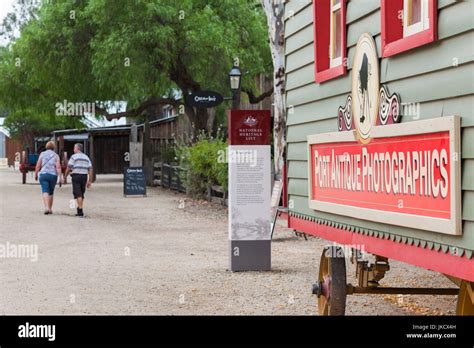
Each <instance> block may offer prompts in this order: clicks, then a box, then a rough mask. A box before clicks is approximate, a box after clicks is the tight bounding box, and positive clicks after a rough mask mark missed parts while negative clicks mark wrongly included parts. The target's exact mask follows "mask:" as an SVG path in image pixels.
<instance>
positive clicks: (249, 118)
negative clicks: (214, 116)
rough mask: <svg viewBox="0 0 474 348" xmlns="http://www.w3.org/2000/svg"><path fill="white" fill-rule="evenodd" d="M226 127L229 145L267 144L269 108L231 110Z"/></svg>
mask: <svg viewBox="0 0 474 348" xmlns="http://www.w3.org/2000/svg"><path fill="white" fill-rule="evenodd" d="M228 129H229V142H230V145H269V144H270V110H231V111H230V114H229V118H228Z"/></svg>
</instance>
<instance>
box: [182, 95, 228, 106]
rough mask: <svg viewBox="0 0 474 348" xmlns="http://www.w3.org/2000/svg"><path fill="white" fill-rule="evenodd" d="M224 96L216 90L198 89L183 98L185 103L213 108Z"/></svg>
mask: <svg viewBox="0 0 474 348" xmlns="http://www.w3.org/2000/svg"><path fill="white" fill-rule="evenodd" d="M223 100H224V98H223V97H222V95H220V94H219V93H217V92H213V91H199V92H196V93H193V94H189V95H187V96H186V98H185V102H186V105H188V106H193V107H197V108H214V107H216V106H218V105H220V104H221V103H222V101H223Z"/></svg>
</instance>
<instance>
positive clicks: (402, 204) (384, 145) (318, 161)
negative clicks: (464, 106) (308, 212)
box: [307, 34, 462, 235]
mask: <svg viewBox="0 0 474 348" xmlns="http://www.w3.org/2000/svg"><path fill="white" fill-rule="evenodd" d="M353 62H354V65H353V75H352V92H351V94H350V95H349V96H348V98H347V101H346V105H345V106H341V107H339V109H338V129H339V132H333V133H323V134H315V135H310V136H308V138H307V140H308V164H309V172H308V178H309V180H308V182H309V187H308V189H309V207H310V208H311V209H315V210H320V211H325V212H329V213H334V214H339V215H344V216H351V217H355V218H359V219H365V220H370V221H376V222H381V223H387V224H391V225H397V226H405V227H412V228H417V229H423V230H428V231H433V232H439V233H444V234H450V235H460V234H461V233H462V231H461V226H462V225H461V213H460V212H461V191H460V158H458V156H459V154H460V119H459V117H457V116H450V117H438V118H433V119H428V120H423V121H413V122H406V123H400V121H401V116H400V96H399V95H398V94H390V93H389V90H388V88H387V86H381V87H380V85H379V72H378V58H377V53H376V46H375V43H374V41H373V39H372V37H371V36H370V35H368V34H364V35H362V37H361V38H360V39H359V42H358V44H357V48H356V52H355V55H354V60H353Z"/></svg>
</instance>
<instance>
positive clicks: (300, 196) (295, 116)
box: [285, 0, 474, 257]
mask: <svg viewBox="0 0 474 348" xmlns="http://www.w3.org/2000/svg"><path fill="white" fill-rule="evenodd" d="M438 10H439V11H438V40H437V41H436V42H434V43H431V44H428V45H425V46H422V47H419V48H415V49H413V50H410V51H407V52H403V53H400V54H398V55H396V56H394V57H390V58H384V59H381V61H380V74H381V75H380V77H381V83H384V84H387V85H388V88H389V90H390V91H391V92H392V93H393V92H397V93H399V94H400V95H401V99H402V102H417V103H420V113H421V114H420V119H428V118H433V117H442V116H448V115H459V116H461V117H462V155H461V156H462V195H463V198H462V218H463V236H462V237H456V236H448V235H442V234H439V233H432V232H430V231H423V230H414V229H409V228H402V227H398V226H391V225H386V224H380V223H373V222H370V221H364V220H358V219H352V218H348V217H343V216H336V215H333V214H328V213H324V212H320V211H313V210H311V209H309V208H308V188H307V170H308V169H307V165H308V164H307V160H306V159H307V150H306V149H307V146H306V136H307V135H309V134H317V133H325V132H335V131H337V122H336V116H337V108H338V106H340V105H344V104H345V100H346V96H347V95H348V94H349V93H350V88H351V83H350V81H351V74H352V71H351V67H352V59H353V56H354V51H355V46H356V44H357V40H358V38H359V36H360V35H361V34H363V33H365V32H368V33H370V34H371V35H372V36H373V37H374V38H375V41H376V44H377V51H378V54H379V57H381V45H380V38H381V36H380V30H381V11H380V0H350V1H348V5H347V56H348V69H349V70H348V73H347V75H345V76H342V77H339V78H336V79H333V80H330V81H327V82H324V83H322V84H317V83H315V82H314V67H313V65H314V41H313V3H312V1H311V0H289V1H287V3H286V9H285V18H286V19H285V30H286V33H285V37H286V74H287V76H286V78H287V94H286V98H287V100H286V101H287V107H288V111H289V112H288V116H287V125H288V138H287V139H288V149H287V152H288V178H289V179H288V181H289V182H288V184H289V186H288V194H289V197H288V198H289V204H290V210H291V211H293V212H295V213H298V214H302V215H308V216H315V217H320V218H323V219H327V220H331V221H337V222H341V223H345V224H352V225H354V226H358V227H360V228H362V229H371V230H376V231H381V232H384V233H385V234H387V233H388V234H390V235H391V236H392V237H393V236H396V238H405V239H406V238H411V239H413V238H415V239H416V241H417V242H418V243H419V242H421V243H428V246H429V247H430V248H435V249H439V248H442V249H443V250H444V249H445V248H447V247H446V246H455V247H460V249H459V250H460V251H461V252H465V253H466V255H468V257H472V254H473V250H474V31H473V29H474V15H473V14H474V1H472V0H466V1H455V0H439V1H438ZM454 59H455V60H457V63H458V64H457V66H455V65H453V62H454ZM290 111H293V112H290ZM411 121H414V120H413V118H410V117H404V118H402V122H411ZM291 207H292V208H291ZM444 251H445V250H444Z"/></svg>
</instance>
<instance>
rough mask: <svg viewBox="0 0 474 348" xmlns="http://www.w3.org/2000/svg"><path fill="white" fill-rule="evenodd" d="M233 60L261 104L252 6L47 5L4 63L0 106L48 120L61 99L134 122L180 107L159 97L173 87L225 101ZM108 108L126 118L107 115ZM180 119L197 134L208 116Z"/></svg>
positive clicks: (123, 0) (150, 1) (248, 2)
mask: <svg viewBox="0 0 474 348" xmlns="http://www.w3.org/2000/svg"><path fill="white" fill-rule="evenodd" d="M236 62H238V63H239V65H240V67H241V69H242V70H243V71H244V72H245V74H244V77H243V89H244V90H245V91H247V92H248V94H249V96H250V99H251V100H253V101H258V100H259V98H258V97H255V96H254V95H255V94H258V93H259V92H260V91H257V90H256V87H255V83H254V81H255V80H254V78H255V76H256V75H258V74H260V73H268V72H271V70H272V69H271V66H272V64H271V56H270V50H269V47H268V36H267V28H266V22H265V16H264V14H263V11H262V8H261V6H260V5H259V3H258V1H256V0H180V1H176V0H133V1H130V0H75V1H70V0H55V1H45V2H43V5H42V6H41V7H40V8H39V10H38V12H37V15H36V19H34V20H31V21H29V22H28V23H27V24H26V25H23V26H22V28H21V35H20V37H19V38H18V39H17V40H15V41H14V43H13V44H12V45H11V46H10V48H9V54H8V59H4V60H2V61H1V62H0V104H3V105H4V106H5V107H7V108H8V109H15V110H18V109H25V110H26V109H29V110H35V111H36V112H37V113H38V114H48V113H50V114H53V113H54V112H55V105H56V103H58V102H62V101H63V100H67V101H68V102H89V103H96V104H97V107H96V113H98V114H101V115H104V116H106V117H108V118H109V119H110V118H114V117H125V116H137V115H140V114H143V113H144V112H145V111H147V110H149V108H150V107H156V106H159V105H163V104H174V105H177V104H178V102H177V101H176V100H175V99H174V98H168V97H165V96H167V95H169V94H170V91H173V90H176V89H178V90H181V92H182V93H183V95H186V94H188V93H192V92H197V91H199V90H203V89H213V90H216V91H219V92H222V93H223V94H228V93H229V90H228V77H227V74H228V72H229V70H230V68H231V66H232V65H233V64H234V63H236ZM15 63H17V64H16V65H15ZM18 63H19V66H18ZM19 91H20V92H21V93H18V92H19ZM266 95H268V93H267V94H266ZM113 100H115V101H117V100H120V101H126V102H127V104H128V107H127V110H126V111H125V112H120V113H115V114H111V113H110V112H108V108H107V101H113ZM184 111H185V113H186V114H187V116H188V117H189V119H190V121H191V122H192V123H193V124H194V126H195V128H196V129H197V130H199V129H206V128H207V123H208V118H209V113H208V110H206V109H194V108H189V107H186V108H185V110H184Z"/></svg>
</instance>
